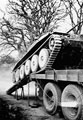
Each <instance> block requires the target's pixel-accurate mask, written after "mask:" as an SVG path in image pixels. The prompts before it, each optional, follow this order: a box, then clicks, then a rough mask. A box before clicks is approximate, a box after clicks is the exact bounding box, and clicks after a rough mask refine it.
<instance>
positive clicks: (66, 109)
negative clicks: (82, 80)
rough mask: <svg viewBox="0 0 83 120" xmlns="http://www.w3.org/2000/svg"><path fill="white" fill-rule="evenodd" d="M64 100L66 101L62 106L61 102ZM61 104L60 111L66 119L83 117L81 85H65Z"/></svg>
mask: <svg viewBox="0 0 83 120" xmlns="http://www.w3.org/2000/svg"><path fill="white" fill-rule="evenodd" d="M65 102H68V103H66V104H65V105H67V106H64V105H63V104H62V103H65ZM70 102H72V103H70ZM74 103H75V104H74ZM61 104H62V112H63V115H64V116H65V118H66V119H68V120H79V119H80V120H82V119H83V90H82V88H81V87H79V86H76V85H68V86H66V88H65V89H64V90H63V93H62V97H61Z"/></svg>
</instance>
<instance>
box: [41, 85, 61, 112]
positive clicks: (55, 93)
mask: <svg viewBox="0 0 83 120" xmlns="http://www.w3.org/2000/svg"><path fill="white" fill-rule="evenodd" d="M60 101H61V90H60V88H59V87H58V86H57V85H56V84H53V83H47V84H46V86H45V88H44V92H43V103H44V106H45V109H46V111H47V112H48V113H50V114H54V113H55V112H56V111H57V108H58V106H59V103H60Z"/></svg>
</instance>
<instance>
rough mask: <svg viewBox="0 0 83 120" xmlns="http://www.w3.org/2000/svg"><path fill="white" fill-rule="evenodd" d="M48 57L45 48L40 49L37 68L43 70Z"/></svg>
mask: <svg viewBox="0 0 83 120" xmlns="http://www.w3.org/2000/svg"><path fill="white" fill-rule="evenodd" d="M48 57H49V52H48V50H47V49H45V48H43V49H41V51H40V53H39V66H40V68H43V67H45V66H46V64H47V61H48Z"/></svg>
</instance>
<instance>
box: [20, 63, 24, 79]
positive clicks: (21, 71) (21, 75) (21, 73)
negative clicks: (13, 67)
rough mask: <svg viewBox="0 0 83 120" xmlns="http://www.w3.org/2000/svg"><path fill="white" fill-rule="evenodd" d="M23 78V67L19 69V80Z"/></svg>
mask: <svg viewBox="0 0 83 120" xmlns="http://www.w3.org/2000/svg"><path fill="white" fill-rule="evenodd" d="M23 78H24V65H22V66H21V67H20V79H23Z"/></svg>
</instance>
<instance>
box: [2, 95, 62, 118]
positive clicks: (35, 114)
mask: <svg viewBox="0 0 83 120" xmlns="http://www.w3.org/2000/svg"><path fill="white" fill-rule="evenodd" d="M33 99H34V98H33ZM38 102H39V101H38ZM32 104H33V100H32V98H30V102H29V104H28V100H27V98H26V99H24V100H20V99H19V100H16V99H15V98H14V97H13V96H9V95H0V120H18V119H20V120H64V118H63V117H60V116H59V114H58V113H57V114H56V115H53V116H51V115H49V114H47V113H46V111H45V109H44V107H43V106H42V104H41V103H40V104H39V106H37V107H36V108H34V107H32V106H30V105H32Z"/></svg>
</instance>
